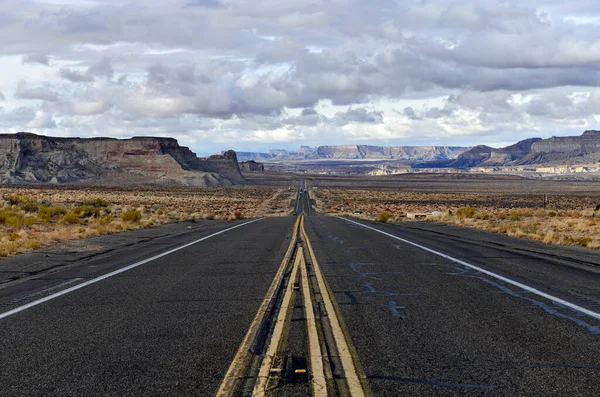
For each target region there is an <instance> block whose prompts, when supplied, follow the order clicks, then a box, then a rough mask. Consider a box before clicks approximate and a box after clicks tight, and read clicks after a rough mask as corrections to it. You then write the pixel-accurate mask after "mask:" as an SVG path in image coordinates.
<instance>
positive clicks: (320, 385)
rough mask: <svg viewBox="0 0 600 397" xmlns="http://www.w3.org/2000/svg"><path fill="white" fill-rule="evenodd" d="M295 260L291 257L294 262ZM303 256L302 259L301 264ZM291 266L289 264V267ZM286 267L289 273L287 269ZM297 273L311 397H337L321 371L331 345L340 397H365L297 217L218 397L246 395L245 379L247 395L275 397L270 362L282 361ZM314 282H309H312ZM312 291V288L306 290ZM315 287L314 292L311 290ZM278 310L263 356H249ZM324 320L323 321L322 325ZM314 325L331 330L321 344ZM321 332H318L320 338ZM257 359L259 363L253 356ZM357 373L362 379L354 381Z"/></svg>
mask: <svg viewBox="0 0 600 397" xmlns="http://www.w3.org/2000/svg"><path fill="white" fill-rule="evenodd" d="M294 255H295V257H294ZM305 255H306V258H305ZM292 260H293V264H292ZM307 260H308V262H309V263H310V264H312V269H313V272H314V275H311V274H310V271H309V268H308V266H307ZM290 264H291V265H292V266H291V269H289V267H290ZM299 273H300V284H301V285H302V288H301V289H302V291H301V292H302V298H303V299H302V300H303V302H304V313H305V318H306V330H307V334H308V352H309V361H310V371H309V374H310V383H311V389H312V395H313V396H317V397H329V396H335V395H340V393H339V390H338V388H337V387H336V386H335V384H336V381H339V380H334V379H332V377H333V376H332V371H331V370H326V368H325V367H326V366H327V365H331V357H329V358H328V357H326V356H327V352H324V349H326V346H329V344H335V350H336V351H337V356H336V357H335V359H336V360H337V361H338V363H340V362H341V367H342V372H343V374H342V376H341V377H342V378H343V379H344V380H345V385H344V387H343V389H344V393H343V394H344V395H348V396H352V397H355V396H356V397H363V396H368V395H370V392H369V391H368V385H367V382H366V377H365V376H364V375H363V374H362V372H361V371H360V369H359V365H358V363H357V359H356V355H355V354H354V348H353V346H352V343H351V341H350V338H349V337H348V334H347V332H344V330H345V327H344V326H343V320H342V319H341V316H340V311H339V308H338V307H337V304H336V303H335V300H334V298H333V296H332V294H331V292H330V290H329V287H328V286H327V283H326V281H325V278H324V276H323V273H322V272H321V268H320V266H319V264H318V262H317V258H316V256H315V253H314V251H313V249H312V245H311V243H310V241H309V239H308V235H307V234H306V230H305V229H304V217H303V216H301V217H299V218H298V220H297V221H296V224H295V225H294V230H293V234H292V241H291V242H290V246H289V247H288V250H287V252H286V254H285V256H284V258H283V261H282V262H281V265H280V266H279V269H278V271H277V273H276V275H275V278H274V279H273V281H272V283H271V286H270V287H269V290H268V292H267V295H266V296H265V298H264V299H263V301H262V302H261V305H260V307H259V310H258V312H257V314H256V316H255V317H254V320H253V321H252V323H251V325H250V328H249V329H248V331H247V333H246V336H245V337H244V339H243V341H242V343H241V345H240V347H239V348H238V351H237V353H236V355H235V357H234V359H233V361H232V362H231V365H230V366H229V369H228V371H227V373H226V375H225V378H224V379H223V381H222V383H221V385H220V387H219V390H218V391H217V394H216V396H217V397H233V396H239V395H249V394H250V393H249V390H247V388H248V385H247V381H248V378H249V377H253V378H254V379H253V380H254V384H253V387H252V391H251V395H252V396H256V397H262V396H267V395H269V396H276V395H277V393H276V390H269V387H268V385H269V379H270V377H271V376H272V373H273V371H274V369H273V368H274V361H275V359H276V357H277V356H280V355H281V351H280V349H281V346H282V345H283V343H282V340H283V338H284V334H285V332H286V331H285V329H286V326H287V325H289V321H290V318H291V312H292V309H293V295H294V292H293V291H294V285H297V283H296V280H297V278H298V274H299ZM288 274H289V278H288V279H287V280H288V282H287V286H285V292H284V293H283V295H282V294H281V293H279V294H278V291H281V289H282V288H284V286H283V283H284V279H285V276H286V275H288ZM311 277H314V279H316V284H315V283H311ZM314 279H313V280H314ZM311 285H312V286H313V288H312V289H311ZM315 286H316V287H317V288H316V289H318V291H316V290H315V288H314V287H315ZM319 293H320V298H321V300H322V304H323V305H324V306H325V312H326V313H327V316H326V317H322V318H321V319H319V318H318V316H317V315H316V314H315V305H314V304H313V301H314V298H315V294H319ZM278 298H280V299H281V303H280V304H279V312H278V314H277V316H276V320H275V321H274V327H273V328H272V330H271V332H270V338H269V340H268V341H267V345H266V350H264V351H263V352H255V351H253V350H254V349H253V344H254V343H255V341H256V340H257V339H258V337H259V334H260V333H261V332H262V330H263V326H264V323H265V321H266V319H267V318H268V317H269V315H271V316H273V315H274V313H271V311H272V309H273V307H275V306H277V305H276V304H277V303H279V302H276V301H278ZM323 318H325V319H326V320H323ZM319 321H328V325H327V326H328V327H329V328H330V330H331V333H330V334H331V335H332V336H331V337H329V338H328V340H325V339H326V337H325V332H324V331H323V330H322V329H321V328H322V325H321V326H319ZM319 331H321V332H319ZM258 354H260V357H257V355H258ZM257 360H258V361H259V362H260V366H259V368H258V373H256V371H255V370H254V375H252V373H253V370H252V369H251V368H250V367H251V366H252V364H253V363H255V362H256V361H257ZM359 373H360V374H361V375H360V376H359ZM244 382H246V392H243V391H242V390H240V389H241V384H242V383H244Z"/></svg>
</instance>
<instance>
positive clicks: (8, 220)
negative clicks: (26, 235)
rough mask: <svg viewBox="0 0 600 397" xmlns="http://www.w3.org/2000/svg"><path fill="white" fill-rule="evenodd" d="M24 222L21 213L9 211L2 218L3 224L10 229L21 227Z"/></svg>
mask: <svg viewBox="0 0 600 397" xmlns="http://www.w3.org/2000/svg"><path fill="white" fill-rule="evenodd" d="M24 223H25V219H24V218H23V216H22V215H19V214H15V213H10V214H8V215H6V217H5V219H4V224H6V226H8V227H9V228H11V229H21V228H22V227H23V224H24Z"/></svg>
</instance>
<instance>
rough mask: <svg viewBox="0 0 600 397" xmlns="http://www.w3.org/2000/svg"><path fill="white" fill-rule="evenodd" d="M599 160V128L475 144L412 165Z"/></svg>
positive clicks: (487, 164)
mask: <svg viewBox="0 0 600 397" xmlns="http://www.w3.org/2000/svg"><path fill="white" fill-rule="evenodd" d="M599 160H600V131H594V130H588V131H585V132H584V133H583V134H582V135H581V136H566V137H552V138H549V139H541V138H530V139H525V140H523V141H520V142H518V143H515V144H514V145H511V146H507V147H505V148H500V149H494V148H491V147H489V146H482V145H480V146H475V147H474V148H472V149H471V150H468V151H466V152H464V153H462V154H461V155H460V156H458V158H456V159H455V160H446V161H437V162H424V163H419V164H415V165H414V166H413V167H415V168H438V167H453V168H468V167H496V166H513V165H530V164H563V165H575V164H582V163H586V162H587V163H595V162H597V161H599Z"/></svg>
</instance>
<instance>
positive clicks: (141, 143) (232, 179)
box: [0, 132, 244, 186]
mask: <svg viewBox="0 0 600 397" xmlns="http://www.w3.org/2000/svg"><path fill="white" fill-rule="evenodd" d="M243 181H244V178H243V176H242V174H241V173H240V170H239V166H238V163H237V158H236V154H235V152H234V151H228V152H225V153H223V154H222V155H216V156H211V157H209V158H198V157H197V156H196V155H195V154H194V153H193V152H192V151H191V150H190V149H188V148H187V147H183V146H179V144H178V143H177V141H176V140H175V139H173V138H154V137H135V138H131V139H114V138H55V137H48V136H42V135H35V134H31V133H24V132H21V133H17V134H0V182H2V183H27V182H30V183H44V182H52V183H75V182H84V183H86V182H87V183H98V184H111V185H132V184H133V185H135V184H161V185H165V184H175V185H185V186H216V185H231V184H236V183H243Z"/></svg>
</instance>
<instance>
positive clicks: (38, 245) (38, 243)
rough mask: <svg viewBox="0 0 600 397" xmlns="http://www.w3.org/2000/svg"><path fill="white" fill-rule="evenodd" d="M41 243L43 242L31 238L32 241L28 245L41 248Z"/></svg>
mask: <svg viewBox="0 0 600 397" xmlns="http://www.w3.org/2000/svg"><path fill="white" fill-rule="evenodd" d="M41 245H42V244H41V243H40V242H39V241H37V240H31V241H30V242H28V243H27V246H28V247H29V248H31V249H32V250H34V249H37V248H40V246H41Z"/></svg>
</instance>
